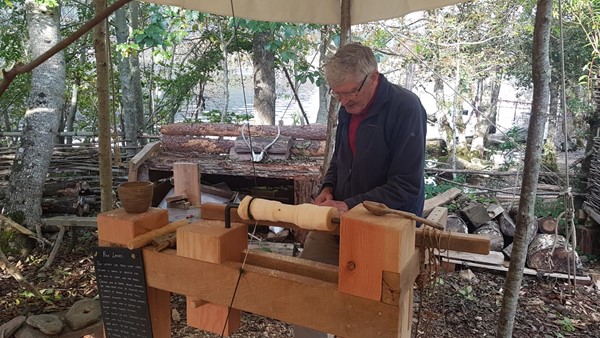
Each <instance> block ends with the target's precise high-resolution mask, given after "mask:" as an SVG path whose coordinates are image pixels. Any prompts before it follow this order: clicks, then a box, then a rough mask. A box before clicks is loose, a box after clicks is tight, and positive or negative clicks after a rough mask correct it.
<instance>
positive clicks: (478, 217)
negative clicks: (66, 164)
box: [425, 194, 582, 274]
mask: <svg viewBox="0 0 600 338" xmlns="http://www.w3.org/2000/svg"><path fill="white" fill-rule="evenodd" d="M453 196H455V198H456V197H458V196H457V195H456V194H453ZM435 200H440V201H441V200H442V199H439V198H436V197H433V198H430V199H428V200H427V201H426V203H425V204H426V205H430V206H434V204H435V205H442V204H447V203H454V204H456V203H458V204H461V203H462V202H460V201H458V202H456V201H454V202H453V201H448V200H446V201H445V202H444V203H437V202H435ZM465 204H466V205H463V206H461V207H459V209H458V210H457V211H456V212H454V213H450V214H448V220H447V225H446V230H448V231H450V232H457V233H472V234H478V235H483V236H486V237H488V238H489V239H490V251H493V252H495V253H494V255H502V254H504V256H505V257H506V258H507V259H508V260H510V257H511V254H512V242H513V237H514V234H515V227H516V222H515V220H514V219H513V217H512V216H511V214H510V213H509V212H508V211H506V210H504V208H503V207H502V206H501V205H500V204H499V203H490V204H487V203H486V204H484V203H481V202H473V201H471V202H468V203H465ZM557 227H558V223H557V220H556V219H555V218H553V217H551V216H546V217H541V218H540V219H538V220H536V221H535V222H532V223H531V225H530V229H529V233H530V234H532V235H531V236H530V238H529V240H530V244H529V249H528V254H527V267H528V268H530V269H536V270H538V271H542V272H548V273H550V272H555V273H565V274H566V273H569V272H570V273H573V267H576V268H577V273H581V272H582V271H581V268H582V265H581V261H580V260H579V257H578V255H577V253H576V252H573V251H572V248H571V246H570V245H567V244H568V243H566V240H565V238H564V237H563V236H561V235H558V234H556V235H555V232H556V231H557ZM440 257H444V255H443V254H440ZM485 258H486V257H482V258H481V259H485ZM573 260H574V261H573Z"/></svg>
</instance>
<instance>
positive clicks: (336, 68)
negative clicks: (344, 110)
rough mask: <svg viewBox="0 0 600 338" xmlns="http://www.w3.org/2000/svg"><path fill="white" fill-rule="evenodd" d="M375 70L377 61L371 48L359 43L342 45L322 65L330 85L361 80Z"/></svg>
mask: <svg viewBox="0 0 600 338" xmlns="http://www.w3.org/2000/svg"><path fill="white" fill-rule="evenodd" d="M376 70H377V61H376V60H375V55H374V54H373V51H372V50H371V48H369V47H366V46H363V45H362V44H360V43H349V44H347V45H344V46H342V47H341V48H340V49H338V51H337V52H336V53H335V54H334V55H333V56H332V57H330V58H329V59H328V60H327V61H326V62H325V64H324V65H323V73H324V74H325V78H326V79H327V82H328V83H329V85H330V86H337V85H340V84H341V83H343V82H346V81H350V80H352V81H361V80H362V79H363V78H364V77H365V76H366V75H367V74H370V73H372V72H374V71H376Z"/></svg>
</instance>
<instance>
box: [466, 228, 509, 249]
mask: <svg viewBox="0 0 600 338" xmlns="http://www.w3.org/2000/svg"><path fill="white" fill-rule="evenodd" d="M473 233H474V234H477V235H484V236H487V237H488V238H489V239H490V251H502V249H504V237H502V233H501V232H500V226H499V225H498V223H497V222H496V221H489V222H486V223H485V224H483V225H481V226H480V227H479V228H477V230H475V231H474V232H473Z"/></svg>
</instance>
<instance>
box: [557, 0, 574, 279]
mask: <svg viewBox="0 0 600 338" xmlns="http://www.w3.org/2000/svg"><path fill="white" fill-rule="evenodd" d="M562 17H563V9H562V0H558V25H559V28H560V29H559V30H560V39H559V40H560V71H561V90H560V94H561V98H560V99H561V108H562V113H563V128H564V133H563V134H564V136H565V168H566V170H565V181H566V182H565V186H566V191H565V238H566V241H565V250H567V252H568V253H570V255H568V256H567V270H568V277H569V278H570V277H571V276H570V275H571V267H570V264H571V259H572V260H573V284H572V285H573V286H576V283H577V279H576V278H575V276H576V275H577V272H576V262H577V260H576V258H577V257H576V252H575V248H576V247H577V238H576V237H577V235H576V233H575V221H574V218H575V215H574V210H575V206H574V202H573V194H572V193H571V187H570V181H569V138H568V133H569V131H568V129H567V95H566V90H565V87H566V80H565V45H564V32H563V31H564V29H563V20H562ZM557 228H558V226H557ZM570 238H572V242H573V243H572V245H573V247H572V248H571V250H569V239H570ZM574 290H575V289H573V290H571V291H574Z"/></svg>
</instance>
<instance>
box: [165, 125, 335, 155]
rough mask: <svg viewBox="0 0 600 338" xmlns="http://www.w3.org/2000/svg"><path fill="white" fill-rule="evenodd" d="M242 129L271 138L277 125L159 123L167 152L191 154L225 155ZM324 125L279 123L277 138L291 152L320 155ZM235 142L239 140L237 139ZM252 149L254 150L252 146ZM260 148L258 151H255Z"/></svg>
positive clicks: (323, 143)
mask: <svg viewBox="0 0 600 338" xmlns="http://www.w3.org/2000/svg"><path fill="white" fill-rule="evenodd" d="M242 129H243V131H244V135H245V136H246V138H249V137H253V138H254V137H258V138H264V139H265V140H266V139H270V140H274V139H275V137H276V136H277V133H278V132H277V126H265V125H261V126H249V127H248V126H246V125H236V124H223V123H199V124H188V123H176V124H170V125H166V126H162V127H161V129H160V132H161V134H162V140H161V143H162V146H163V149H164V150H165V151H167V152H172V153H179V152H185V153H188V154H190V155H192V156H200V155H205V154H223V155H229V154H230V153H231V152H232V151H233V150H232V148H234V147H236V141H235V140H236V139H237V138H239V137H241V135H242ZM326 133H327V128H326V126H323V125H308V126H280V127H279V134H280V138H289V139H291V140H290V146H291V148H290V153H291V154H292V155H294V156H307V157H323V156H324V155H325V143H326ZM238 143H239V142H238ZM255 151H256V150H255ZM259 152H260V151H259Z"/></svg>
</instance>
